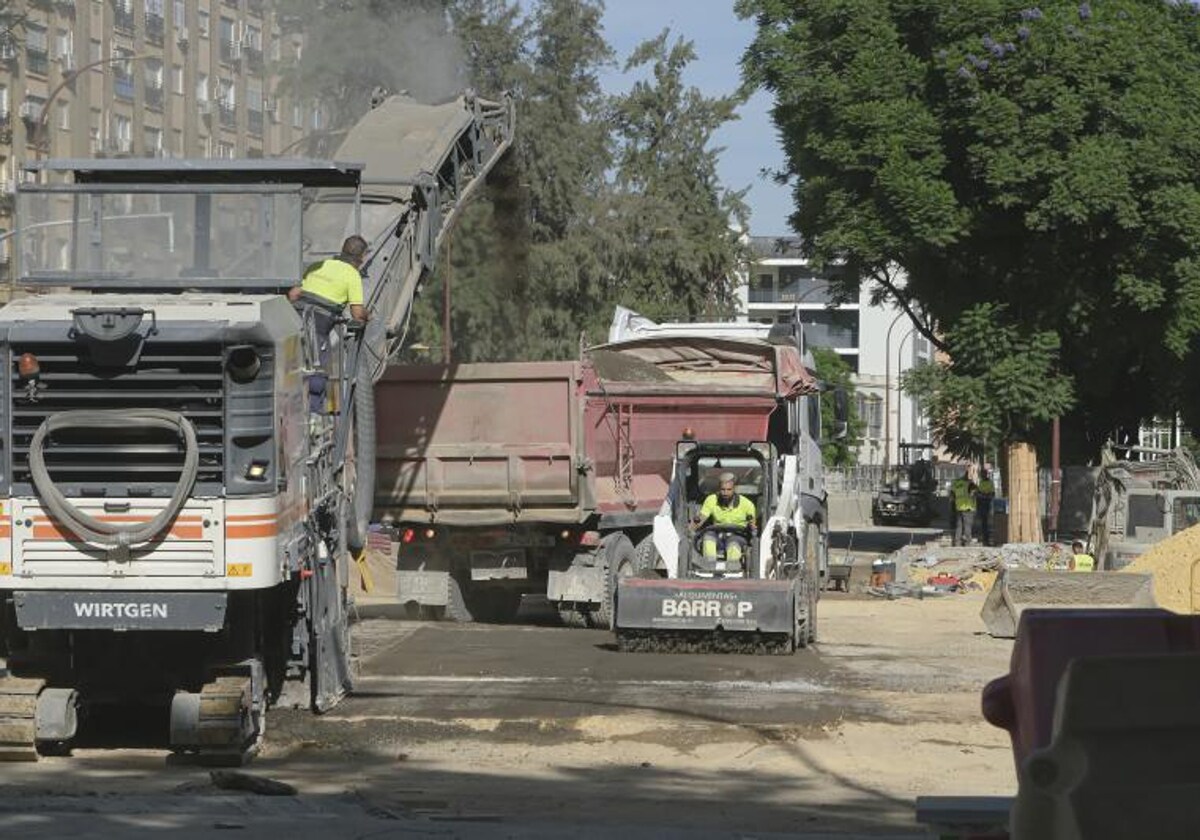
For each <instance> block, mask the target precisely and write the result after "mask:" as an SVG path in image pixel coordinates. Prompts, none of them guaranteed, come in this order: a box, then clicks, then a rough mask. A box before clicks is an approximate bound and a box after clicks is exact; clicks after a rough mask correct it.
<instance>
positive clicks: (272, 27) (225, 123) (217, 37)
mask: <svg viewBox="0 0 1200 840" xmlns="http://www.w3.org/2000/svg"><path fill="white" fill-rule="evenodd" d="M9 11H10V17H11V18H12V20H14V21H15V23H14V25H12V27H11V28H10V29H9V30H8V31H7V32H4V33H3V34H2V35H0V228H5V229H7V228H9V227H10V226H11V222H10V218H9V217H10V216H11V208H12V190H13V184H14V179H15V178H17V177H18V176H19V172H20V166H21V164H22V163H23V162H24V161H27V160H31V159H37V158H41V157H76V158H86V157H101V156H103V157H114V156H133V157H143V156H144V157H223V158H235V157H262V156H267V155H275V154H279V153H287V152H289V151H290V150H292V149H295V148H296V147H297V146H299V145H300V142H299V141H301V140H303V139H304V138H305V137H306V136H308V135H310V134H312V133H313V132H314V131H320V130H321V129H322V127H323V126H322V116H321V113H320V110H319V109H318V108H316V107H314V105H313V103H303V102H293V101H290V100H289V99H287V98H286V97H283V96H281V95H280V94H279V91H278V87H279V86H278V82H277V79H275V78H274V77H273V76H272V75H271V73H270V69H271V68H272V67H273V66H275V65H276V62H279V61H280V60H284V59H287V58H290V57H291V56H293V55H295V52H296V51H297V50H299V49H300V48H301V36H300V35H299V34H296V33H289V32H285V31H284V30H283V29H282V28H281V25H280V21H279V19H278V15H277V14H276V13H275V11H274V9H273V4H272V3H271V2H269V0H10V3H9ZM0 241H2V240H0ZM0 256H5V257H6V256H7V250H5V251H3V252H0Z"/></svg>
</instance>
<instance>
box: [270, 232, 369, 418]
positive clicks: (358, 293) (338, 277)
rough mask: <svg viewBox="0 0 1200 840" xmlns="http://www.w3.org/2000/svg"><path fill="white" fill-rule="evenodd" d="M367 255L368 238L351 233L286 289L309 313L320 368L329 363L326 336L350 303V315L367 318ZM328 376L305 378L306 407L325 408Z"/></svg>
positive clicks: (315, 410) (317, 410)
mask: <svg viewBox="0 0 1200 840" xmlns="http://www.w3.org/2000/svg"><path fill="white" fill-rule="evenodd" d="M366 255H367V240H365V239H363V238H362V237H361V236H350V237H347V238H346V241H345V242H343V243H342V252H341V253H340V254H339V255H338V256H336V257H334V258H333V259H330V260H322V261H321V262H318V263H313V264H312V265H310V266H309V267H308V268H306V269H305V271H304V280H303V282H302V283H301V284H300V285H299V286H295V287H293V288H292V289H290V290H289V291H288V300H290V301H291V302H292V303H294V304H296V305H297V306H298V307H300V308H301V309H302V310H303V311H304V312H305V314H307V313H311V314H312V319H313V328H314V330H315V332H316V339H317V352H318V356H319V359H320V365H321V369H322V370H323V371H324V370H325V369H326V368H327V366H328V364H329V336H330V334H331V333H332V332H333V328H334V325H335V324H336V323H337V319H338V318H340V317H341V316H342V312H343V310H344V309H345V308H346V307H347V306H349V307H350V316H351V317H352V318H353V319H354V320H355V321H356V322H358V323H359V324H365V323H366V322H367V320H368V315H367V310H366V308H365V307H364V306H363V282H362V264H363V260H364V259H365V258H366ZM327 382H328V377H327V376H326V374H325V373H315V374H313V375H312V376H310V377H309V380H308V410H309V411H310V412H312V413H313V414H320V413H322V412H323V411H324V410H325V391H326V387H327Z"/></svg>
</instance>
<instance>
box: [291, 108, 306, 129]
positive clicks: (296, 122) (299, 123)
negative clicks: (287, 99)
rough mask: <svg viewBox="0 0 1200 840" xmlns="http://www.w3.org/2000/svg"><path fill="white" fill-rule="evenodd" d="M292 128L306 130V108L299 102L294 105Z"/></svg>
mask: <svg viewBox="0 0 1200 840" xmlns="http://www.w3.org/2000/svg"><path fill="white" fill-rule="evenodd" d="M292 128H304V108H303V106H301V104H300V103H299V102H293V103H292Z"/></svg>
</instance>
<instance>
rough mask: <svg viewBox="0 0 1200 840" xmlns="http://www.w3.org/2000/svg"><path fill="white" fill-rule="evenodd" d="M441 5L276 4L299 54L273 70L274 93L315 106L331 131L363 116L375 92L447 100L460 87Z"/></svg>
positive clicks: (412, 0) (419, 0) (435, 1)
mask: <svg viewBox="0 0 1200 840" xmlns="http://www.w3.org/2000/svg"><path fill="white" fill-rule="evenodd" d="M446 2H447V0H278V2H277V11H278V14H279V17H280V21H281V23H282V24H283V27H284V29H285V31H294V32H300V31H302V32H303V33H304V36H305V48H304V50H303V51H301V52H299V53H298V54H297V55H285V56H284V58H283V60H282V61H281V62H280V63H279V66H278V67H276V68H274V69H275V71H276V72H278V73H279V74H280V75H281V77H282V81H281V83H280V85H281V90H282V91H284V92H286V93H289V94H291V95H293V96H297V97H300V98H301V99H305V100H309V101H316V102H318V103H320V106H321V112H322V114H323V115H324V117H325V124H324V130H326V131H331V132H337V131H339V130H344V129H346V128H349V127H350V126H352V125H353V124H354V123H355V122H356V121H357V120H358V118H359V117H361V116H362V115H363V114H364V113H366V111H367V109H368V108H369V107H370V97H371V92H372V91H373V90H375V89H376V88H384V89H386V90H387V91H389V92H391V93H398V92H400V91H408V92H409V93H411V94H412V95H413V96H414V97H416V98H417V99H419V100H421V101H422V102H437V101H441V100H444V99H448V98H449V97H451V96H454V95H455V94H457V93H459V92H460V91H461V90H462V88H463V87H464V86H465V82H464V78H463V73H462V67H463V61H462V54H461V51H460V47H459V42H458V39H457V38H455V37H454V35H453V34H452V33H451V32H450V20H449V17H448V15H447V12H446V8H445V6H446ZM336 145H337V143H336V141H335V142H333V143H332V144H330V147H329V148H326V149H324V151H325V152H326V153H331V152H332V151H333V149H334V148H336Z"/></svg>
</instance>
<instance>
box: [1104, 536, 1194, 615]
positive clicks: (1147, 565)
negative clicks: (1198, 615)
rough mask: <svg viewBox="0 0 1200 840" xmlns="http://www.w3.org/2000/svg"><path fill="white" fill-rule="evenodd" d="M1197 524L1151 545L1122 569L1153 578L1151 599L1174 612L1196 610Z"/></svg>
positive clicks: (1192, 611)
mask: <svg viewBox="0 0 1200 840" xmlns="http://www.w3.org/2000/svg"><path fill="white" fill-rule="evenodd" d="M1197 564H1200V525H1194V526H1192V527H1191V528H1188V529H1187V530H1186V531H1180V532H1179V533H1178V534H1175V535H1174V536H1172V537H1168V538H1167V539H1165V540H1163V541H1162V542H1160V543H1158V544H1157V545H1155V546H1154V547H1153V548H1151V549H1150V550H1149V551H1147V552H1146V553H1145V554H1143V555H1142V556H1141V557H1139V558H1138V559H1136V560H1134V561H1133V562H1132V563H1130V564H1129V565H1128V566H1126V567H1125V568H1124V569H1121V571H1123V572H1140V573H1142V574H1148V575H1151V576H1152V577H1153V578H1154V600H1155V601H1157V602H1158V605H1159V606H1160V607H1162V608H1163V609H1166V610H1170V611H1171V612H1176V613H1185V614H1186V613H1194V612H1197V611H1198V610H1197V606H1200V568H1197Z"/></svg>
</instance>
